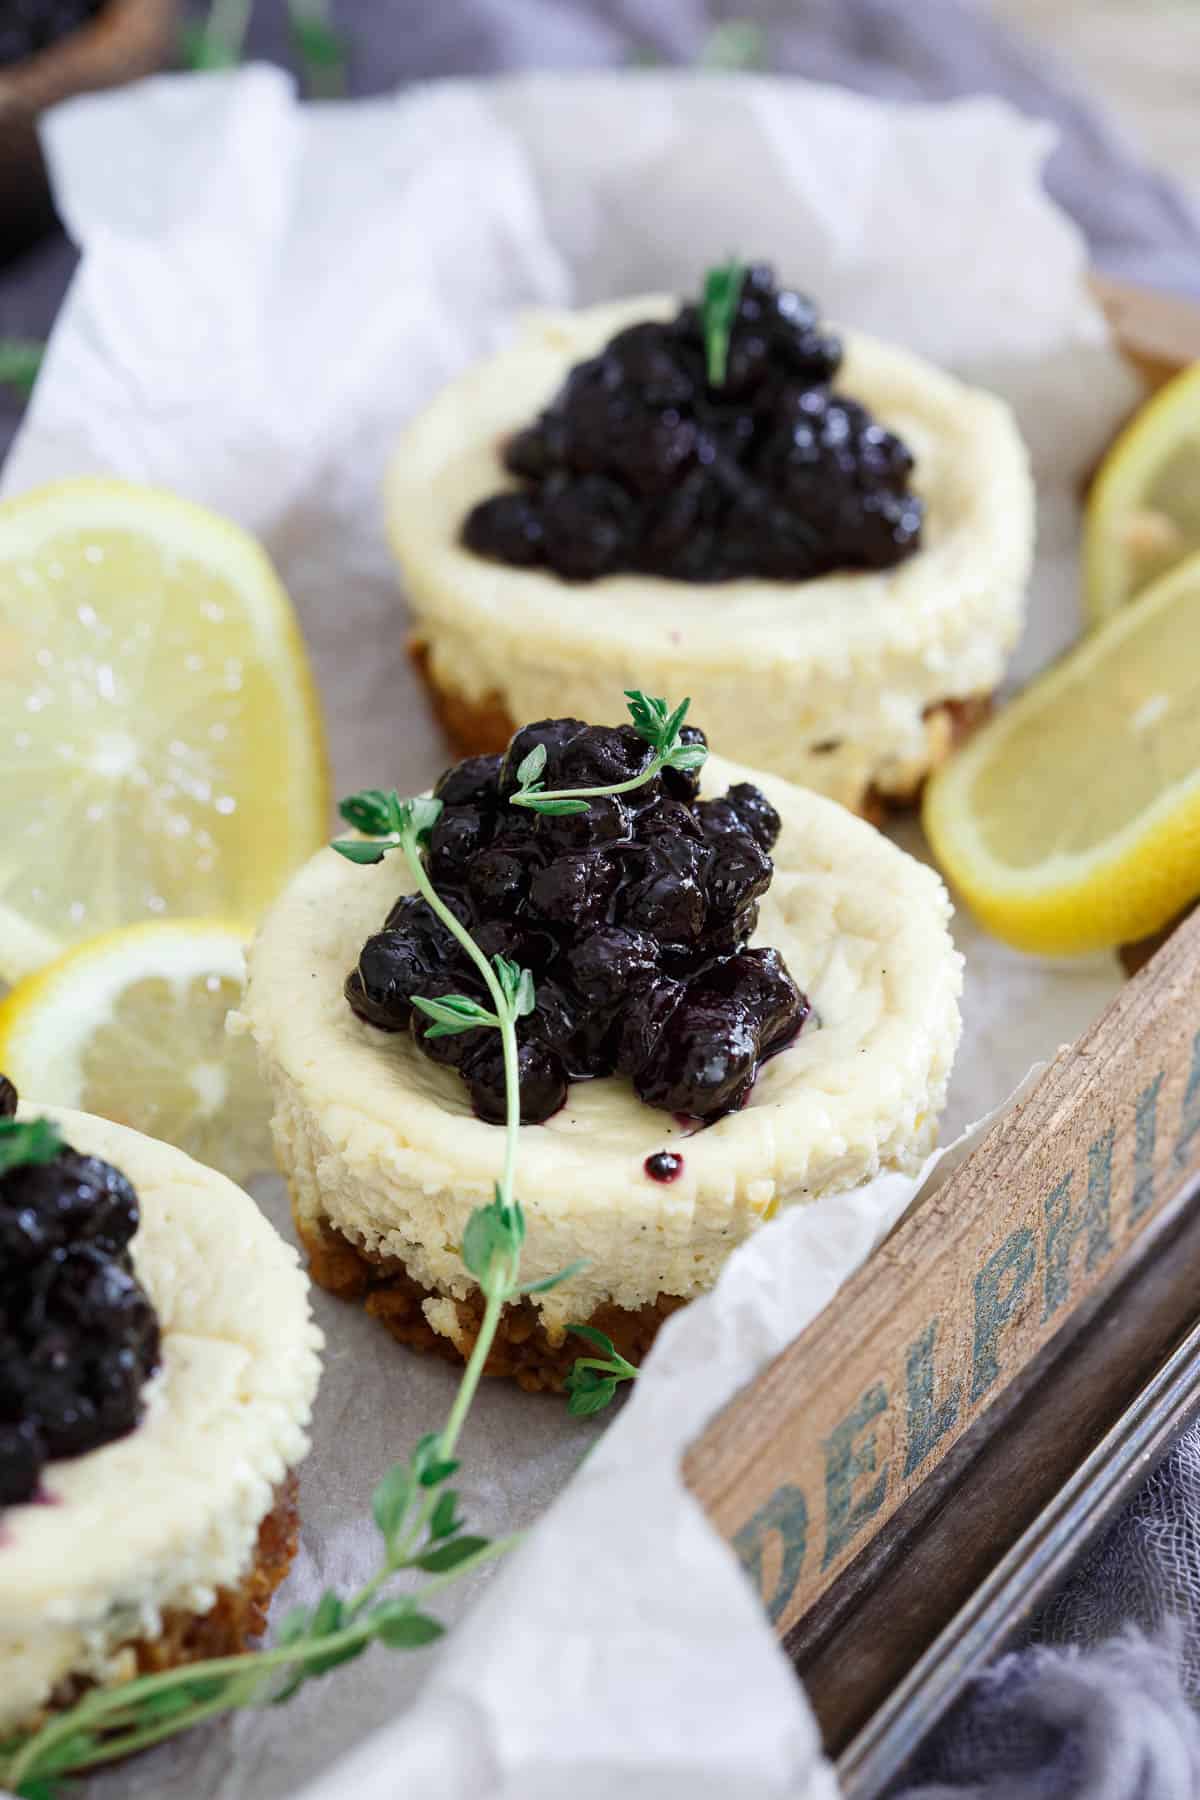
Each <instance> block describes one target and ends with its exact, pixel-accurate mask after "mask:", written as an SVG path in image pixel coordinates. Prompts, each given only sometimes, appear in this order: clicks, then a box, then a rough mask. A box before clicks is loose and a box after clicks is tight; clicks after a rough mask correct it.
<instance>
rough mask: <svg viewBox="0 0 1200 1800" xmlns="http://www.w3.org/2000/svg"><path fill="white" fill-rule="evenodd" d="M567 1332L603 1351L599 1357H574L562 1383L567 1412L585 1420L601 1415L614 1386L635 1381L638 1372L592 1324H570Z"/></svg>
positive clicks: (612, 1393)
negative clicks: (564, 1388)
mask: <svg viewBox="0 0 1200 1800" xmlns="http://www.w3.org/2000/svg"><path fill="white" fill-rule="evenodd" d="M570 1330H571V1331H572V1332H573V1333H574V1334H575V1336H576V1337H581V1338H586V1339H587V1340H588V1342H589V1343H591V1344H595V1346H596V1348H597V1349H598V1350H600V1351H602V1352H603V1354H602V1355H600V1356H577V1357H576V1358H575V1362H574V1364H573V1365H572V1368H571V1373H570V1374H569V1375H568V1376H567V1379H566V1383H565V1387H566V1393H567V1411H568V1412H569V1413H571V1414H572V1415H573V1416H574V1417H575V1418H577V1419H587V1418H590V1417H591V1415H592V1414H593V1413H598V1412H603V1411H604V1408H605V1407H606V1406H607V1405H608V1404H609V1403H610V1401H611V1400H612V1399H613V1398H614V1396H615V1394H616V1391H617V1385H618V1383H619V1382H622V1381H633V1380H635V1379H636V1377H637V1375H638V1372H639V1371H638V1369H637V1366H636V1364H634V1363H631V1362H628V1361H627V1360H626V1358H625V1357H623V1356H622V1355H621V1352H620V1351H619V1350H618V1349H617V1347H616V1345H615V1344H614V1343H613V1341H612V1339H611V1338H610V1337H608V1336H607V1335H606V1334H605V1333H604V1332H603V1331H597V1330H596V1328H595V1326H594V1325H572V1326H571V1327H570Z"/></svg>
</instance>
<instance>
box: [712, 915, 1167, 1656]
mask: <svg viewBox="0 0 1200 1800" xmlns="http://www.w3.org/2000/svg"><path fill="white" fill-rule="evenodd" d="M1197 1172H1200V915H1196V916H1193V917H1192V918H1191V919H1189V920H1188V921H1186V922H1185V923H1184V924H1183V925H1182V926H1181V927H1180V928H1179V929H1178V930H1177V931H1176V932H1175V933H1174V935H1173V936H1172V937H1171V938H1170V939H1169V940H1168V942H1167V943H1166V945H1165V946H1164V947H1163V948H1162V949H1161V950H1160V951H1159V952H1158V954H1157V955H1156V956H1155V957H1154V958H1153V960H1152V961H1151V962H1150V963H1148V964H1147V966H1146V967H1145V968H1144V969H1143V970H1142V972H1141V973H1140V974H1139V975H1138V976H1137V977H1136V978H1135V979H1134V980H1133V981H1132V982H1130V983H1129V984H1128V986H1127V987H1126V988H1125V989H1124V990H1123V991H1122V993H1121V994H1119V995H1118V996H1117V998H1116V999H1115V1000H1114V1001H1113V1003H1112V1004H1111V1005H1110V1006H1109V1007H1108V1008H1107V1009H1106V1011H1105V1012H1104V1013H1103V1014H1102V1015H1101V1017H1100V1018H1099V1019H1098V1020H1097V1021H1096V1023H1095V1024H1094V1025H1093V1026H1092V1027H1091V1028H1090V1029H1089V1030H1088V1031H1087V1032H1086V1033H1085V1034H1084V1035H1083V1037H1082V1038H1081V1039H1080V1040H1079V1041H1078V1043H1076V1044H1075V1045H1073V1046H1072V1047H1071V1048H1069V1049H1066V1050H1063V1051H1061V1052H1060V1053H1059V1055H1058V1057H1057V1058H1056V1059H1055V1061H1054V1063H1053V1064H1052V1065H1051V1066H1050V1068H1049V1069H1047V1070H1046V1072H1045V1073H1044V1075H1043V1076H1042V1078H1041V1080H1040V1081H1039V1082H1038V1084H1037V1086H1036V1087H1035V1088H1034V1089H1033V1090H1032V1092H1031V1093H1030V1094H1029V1095H1028V1096H1027V1097H1026V1099H1025V1100H1024V1101H1023V1102H1022V1103H1021V1104H1020V1105H1019V1106H1017V1107H1016V1108H1014V1109H1013V1111H1012V1112H1010V1113H1009V1114H1008V1115H1007V1116H1006V1117H1005V1118H1003V1119H1002V1120H1000V1121H999V1122H998V1123H997V1124H996V1125H995V1126H994V1127H993V1128H992V1130H991V1131H990V1132H989V1133H988V1135H987V1137H986V1138H985V1139H984V1141H983V1142H982V1144H980V1146H979V1147H978V1148H977V1149H976V1151H975V1152H974V1153H973V1154H972V1155H971V1156H970V1157H969V1158H968V1159H967V1161H966V1162H964V1163H963V1164H962V1165H961V1166H960V1168H959V1169H958V1170H957V1171H956V1172H954V1173H953V1174H952V1175H951V1176H950V1177H949V1179H948V1180H947V1181H945V1182H944V1183H943V1184H942V1186H941V1187H940V1188H938V1189H937V1190H936V1191H934V1192H932V1193H930V1194H928V1195H927V1196H926V1197H925V1198H924V1199H923V1200H922V1202H921V1204H920V1205H919V1206H918V1207H917V1208H916V1209H914V1211H913V1212H912V1213H911V1214H910V1215H909V1216H908V1217H907V1218H906V1219H905V1220H904V1221H902V1223H901V1224H900V1225H899V1226H898V1228H897V1229H896V1231H895V1232H894V1233H893V1234H892V1236H891V1238H890V1239H889V1240H888V1242H887V1243H886V1244H884V1245H883V1246H882V1247H881V1248H880V1249H879V1251H877V1252H876V1254H875V1256H874V1257H873V1258H872V1259H871V1261H870V1262H869V1263H868V1264H867V1265H866V1266H865V1267H864V1268H863V1269H861V1270H860V1271H859V1272H858V1274H857V1275H855V1276H854V1277H853V1278H852V1279H851V1281H850V1282H849V1283H848V1284H847V1286H846V1287H845V1288H844V1289H843V1290H842V1292H841V1294H840V1295H839V1296H838V1299H837V1302H836V1304H835V1305H834V1306H832V1307H830V1308H828V1309H827V1310H826V1312H825V1313H824V1314H822V1316H821V1317H820V1318H818V1319H816V1320H814V1322H813V1323H812V1325H811V1326H810V1327H809V1328H808V1329H807V1330H806V1331H805V1332H804V1333H802V1335H801V1336H800V1337H799V1338H798V1339H797V1340H796V1342H795V1343H794V1344H792V1345H791V1346H790V1347H789V1348H788V1349H787V1350H786V1351H784V1352H783V1354H782V1355H781V1356H780V1357H778V1358H777V1359H776V1361H775V1362H774V1363H773V1364H772V1365H771V1367H770V1368H769V1369H767V1370H766V1371H765V1372H764V1373H763V1375H762V1376H760V1377H759V1379H758V1380H757V1381H756V1382H754V1383H753V1384H752V1385H751V1386H750V1387H749V1388H748V1389H746V1390H745V1392H744V1393H742V1394H741V1395H739V1396H738V1398H737V1399H735V1400H734V1401H733V1402H732V1403H731V1405H730V1406H729V1407H727V1408H726V1409H725V1411H724V1412H723V1413H722V1414H721V1415H720V1416H719V1417H718V1419H716V1420H715V1421H714V1423H713V1424H712V1425H711V1426H710V1428H709V1430H708V1431H707V1432H706V1433H705V1434H704V1436H703V1437H702V1438H701V1439H700V1440H699V1442H698V1443H697V1444H695V1445H694V1446H693V1447H692V1449H691V1451H690V1452H689V1453H688V1456H687V1458H686V1461H685V1475H686V1478H687V1480H688V1482H689V1484H690V1486H691V1487H692V1488H693V1490H694V1491H695V1492H696V1494H697V1495H698V1497H699V1498H700V1500H701V1502H702V1504H703V1505H704V1506H705V1507H706V1509H707V1510H708V1511H709V1513H710V1515H711V1516H712V1518H713V1520H714V1522H715V1523H716V1525H717V1526H718V1528H719V1529H720V1530H721V1531H722V1532H723V1533H724V1535H725V1536H726V1537H727V1538H728V1539H729V1540H730V1541H731V1542H732V1543H733V1545H734V1547H735V1548H736V1549H737V1550H738V1553H739V1555H740V1556H741V1557H742V1559H743V1561H744V1562H745V1564H746V1566H747V1568H748V1569H750V1570H751V1572H752V1573H753V1574H754V1576H755V1577H756V1579H757V1580H758V1582H759V1585H760V1588H761V1591H762V1594H763V1599H764V1604H765V1605H766V1606H767V1608H768V1611H769V1612H770V1614H771V1617H772V1619H773V1620H774V1621H775V1623H776V1625H777V1627H778V1629H779V1630H780V1632H786V1631H787V1630H788V1628H789V1627H790V1626H792V1625H793V1624H794V1623H795V1621H796V1620H797V1619H798V1618H800V1617H801V1616H802V1614H803V1613H804V1612H805V1611H806V1610H807V1609H808V1608H809V1607H810V1606H811V1605H812V1604H813V1603H814V1602H815V1601H816V1600H817V1599H818V1597H819V1596H820V1595H821V1594H822V1593H824V1592H825V1591H826V1589H827V1588H828V1587H829V1586H830V1584H831V1583H832V1582H833V1581H834V1580H835V1579H836V1578H837V1576H838V1574H839V1573H840V1572H841V1570H842V1569H844V1568H845V1567H846V1566H847V1564H848V1563H849V1562H850V1561H851V1560H852V1559H853V1558H854V1557H855V1556H856V1555H857V1554H858V1552H859V1551H860V1550H861V1549H862V1547H863V1545H864V1543H865V1542H866V1541H868V1539H869V1538H870V1536H871V1535H872V1534H873V1533H874V1532H876V1531H877V1530H878V1529H879V1528H880V1527H881V1526H882V1525H883V1524H884V1523H885V1521H886V1520H887V1519H889V1518H890V1517H891V1516H892V1515H893V1514H894V1513H895V1511H896V1510H897V1508H898V1507H900V1506H901V1505H902V1504H903V1502H904V1501H905V1499H906V1498H907V1497H908V1495H909V1494H911V1493H912V1492H913V1490H914V1489H915V1488H916V1486H917V1485H918V1484H919V1483H920V1481H921V1480H922V1479H923V1477H924V1475H925V1474H926V1473H927V1472H928V1470H929V1469H930V1467H931V1466H933V1464H934V1463H935V1462H936V1461H937V1460H938V1459H940V1458H941V1457H943V1456H944V1455H946V1453H947V1452H948V1451H949V1450H950V1449H951V1447H952V1446H953V1445H954V1444H955V1443H956V1442H957V1441H958V1440H959V1438H960V1437H961V1436H962V1435H963V1433H964V1432H965V1431H966V1430H967V1429H968V1428H969V1427H970V1426H971V1425H972V1424H973V1423H974V1422H975V1421H976V1420H977V1419H979V1418H980V1417H981V1416H982V1415H983V1414H984V1412H985V1411H986V1410H987V1408H988V1407H989V1406H990V1405H991V1403H992V1402H993V1401H994V1400H995V1399H996V1398H997V1396H999V1395H1000V1394H1001V1393H1003V1391H1004V1389H1005V1388H1006V1386H1007V1385H1008V1383H1009V1382H1010V1381H1011V1380H1013V1379H1014V1377H1015V1376H1016V1375H1017V1374H1018V1373H1019V1372H1020V1371H1021V1370H1022V1369H1023V1368H1024V1367H1025V1366H1026V1365H1027V1364H1028V1362H1029V1361H1030V1360H1031V1358H1032V1357H1034V1356H1035V1355H1036V1354H1037V1353H1038V1351H1039V1350H1041V1349H1042V1347H1043V1346H1044V1345H1045V1344H1046V1343H1047V1342H1048V1341H1049V1340H1050V1339H1051V1338H1052V1337H1053V1336H1054V1334H1055V1333H1056V1332H1057V1331H1058V1329H1059V1327H1060V1326H1061V1325H1062V1324H1063V1323H1064V1321H1065V1320H1066V1319H1067V1318H1068V1317H1069V1315H1070V1313H1071V1311H1072V1309H1073V1308H1074V1307H1075V1306H1076V1305H1078V1304H1079V1303H1081V1302H1082V1301H1083V1300H1084V1299H1085V1298H1086V1297H1087V1296H1088V1295H1089V1294H1090V1293H1091V1292H1092V1291H1094V1289H1095V1288H1096V1287H1097V1286H1098V1285H1099V1283H1100V1282H1101V1281H1103V1280H1104V1279H1105V1277H1106V1276H1108V1275H1109V1274H1110V1272H1111V1271H1112V1269H1113V1268H1114V1266H1115V1265H1116V1263H1117V1261H1118V1259H1119V1258H1120V1257H1121V1256H1122V1254H1123V1253H1124V1252H1125V1251H1126V1250H1127V1248H1128V1247H1129V1245H1130V1244H1131V1243H1132V1242H1133V1241H1134V1239H1135V1238H1136V1237H1137V1236H1138V1234H1139V1233H1140V1232H1142V1231H1143V1230H1144V1229H1145V1228H1146V1227H1147V1226H1148V1225H1149V1224H1150V1222H1151V1221H1152V1220H1153V1219H1154V1218H1155V1217H1156V1216H1157V1215H1158V1213H1159V1212H1160V1211H1161V1210H1162V1209H1163V1208H1164V1207H1165V1206H1166V1205H1167V1204H1168V1203H1169V1202H1170V1200H1171V1198H1172V1196H1173V1195H1175V1194H1176V1193H1178V1191H1179V1189H1180V1187H1181V1185H1182V1184H1183V1183H1185V1182H1186V1181H1188V1180H1189V1179H1191V1178H1192V1177H1193V1176H1194V1175H1195V1174H1196V1173H1197Z"/></svg>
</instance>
